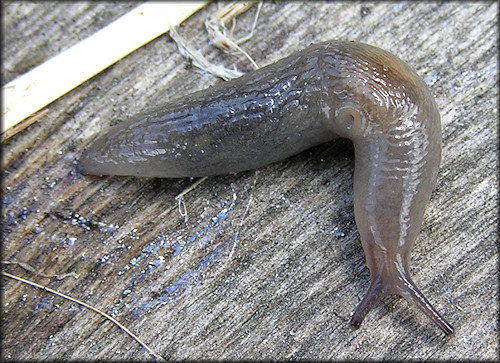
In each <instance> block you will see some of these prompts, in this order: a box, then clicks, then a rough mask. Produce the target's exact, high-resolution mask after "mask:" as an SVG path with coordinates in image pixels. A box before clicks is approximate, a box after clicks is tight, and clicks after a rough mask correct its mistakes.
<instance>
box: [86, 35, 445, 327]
mask: <svg viewBox="0 0 500 363" xmlns="http://www.w3.org/2000/svg"><path fill="white" fill-rule="evenodd" d="M338 137H341V138H348V139H350V140H351V141H352V142H353V144H354V150H355V170H354V214H355V219H356V225H357V227H358V230H359V234H360V237H361V242H362V245H363V250H364V252H365V255H366V263H367V265H368V267H369V269H370V275H371V284H370V287H369V289H368V292H367V294H366V295H365V297H364V299H363V300H362V301H361V303H360V304H359V305H358V307H357V308H356V310H355V311H354V313H353V315H352V318H351V322H350V324H351V326H352V327H353V328H358V327H359V326H360V324H361V322H362V321H363V319H364V317H365V316H366V314H367V313H368V312H369V311H370V309H371V308H372V307H373V306H374V305H375V303H377V302H378V301H380V300H381V299H382V298H383V297H385V296H387V295H392V294H396V295H400V296H402V297H404V298H405V299H406V300H408V301H409V302H412V303H413V304H415V305H416V306H417V307H418V308H419V309H420V310H421V311H422V312H423V313H424V314H425V315H426V316H427V317H429V318H430V319H431V320H432V321H433V322H434V323H435V324H436V325H437V326H438V327H439V328H440V329H441V330H442V331H443V332H444V333H445V334H446V335H450V334H452V333H453V327H452V326H451V325H450V324H449V323H447V322H446V321H445V320H444V319H443V318H442V317H441V316H440V314H439V313H438V312H437V311H436V310H435V309H434V308H433V307H432V305H431V304H430V303H429V302H428V300H427V299H426V298H425V296H424V295H423V294H422V293H421V292H420V290H419V289H418V287H417V286H416V285H415V283H414V282H413V281H412V279H411V277H410V273H409V260H410V251H411V248H412V247H413V244H414V242H415V240H416V238H417V237H418V234H419V232H420V227H421V225H422V221H423V216H424V211H425V207H426V205H427V203H428V201H429V197H430V194H431V191H432V189H433V187H434V184H435V180H436V176H437V172H438V168H439V163H440V160H441V123H440V116H439V112H438V109H437V106H436V103H435V101H434V98H433V97H432V95H431V93H430V91H429V90H428V88H427V86H426V85H425V83H424V82H423V81H422V79H421V78H420V77H419V76H418V75H417V74H416V73H415V72H414V71H413V70H412V69H411V68H410V67H409V66H408V65H406V64H405V63H404V62H402V61H401V60H399V59H398V58H397V57H395V56H393V55H392V54H390V53H388V52H386V51H384V50H382V49H379V48H376V47H373V46H370V45H367V44H362V43H355V42H344V41H330V42H324V43H320V44H316V45H312V46H310V47H308V48H306V49H304V50H302V51H299V52H297V53H295V54H292V55H291V56H289V57H287V58H284V59H282V60H280V61H278V62H276V63H274V64H271V65H269V66H266V67H263V68H261V69H259V70H257V71H253V72H251V73H248V74H246V75H244V76H242V77H240V78H238V79H235V80H232V81H229V82H225V83H221V84H219V85H216V86H214V87H211V88H209V89H207V90H204V91H199V92H195V93H193V94H191V95H188V96H185V97H182V98H179V99H176V100H173V101H170V102H167V103H165V104H164V105H163V106H161V107H159V108H156V109H153V110H151V111H147V112H145V113H143V114H140V115H138V116H136V117H134V118H132V119H130V120H128V121H125V122H123V123H121V124H119V125H117V126H115V127H114V128H112V129H111V130H110V131H109V133H108V134H106V135H104V136H103V137H101V138H99V139H98V140H97V141H96V142H95V143H94V144H93V145H92V146H91V147H90V148H89V149H87V150H86V151H85V152H84V153H83V156H82V158H81V160H80V163H79V169H80V171H81V172H82V173H84V174H97V175H135V176H146V177H166V178H178V177H193V176H195V177H196V176H209V175H217V174H225V173H232V172H238V171H243V170H248V169H255V168H259V167H261V166H263V165H266V164H269V163H272V162H275V161H279V160H282V159H285V158H287V157H289V156H291V155H294V154H296V153H298V152H300V151H303V150H305V149H307V148H310V147H312V146H315V145H318V144H321V143H323V142H326V141H329V140H332V139H335V138H338Z"/></svg>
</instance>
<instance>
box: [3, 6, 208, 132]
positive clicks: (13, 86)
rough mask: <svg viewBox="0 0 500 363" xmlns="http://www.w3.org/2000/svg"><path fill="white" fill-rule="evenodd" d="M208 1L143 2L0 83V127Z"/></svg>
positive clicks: (110, 63) (92, 74)
mask: <svg viewBox="0 0 500 363" xmlns="http://www.w3.org/2000/svg"><path fill="white" fill-rule="evenodd" d="M206 4H207V2H206V1H205V2H203V1H201V2H168V3H161V2H147V3H145V4H142V5H140V6H138V7H137V8H135V9H134V10H132V11H130V12H129V13H127V14H125V15H123V16H122V17H120V18H119V19H118V20H116V21H115V22H113V23H111V24H110V25H108V26H107V27H105V28H103V29H101V30H100V31H98V32H97V33H95V34H93V35H92V36H90V37H88V38H86V39H84V40H82V41H81V42H79V43H77V44H76V45H74V46H73V47H71V48H69V49H67V50H65V51H64V52H62V53H60V54H58V55H57V56H55V57H54V58H51V59H50V60H48V61H46V62H45V63H43V64H41V65H39V66H38V67H36V68H34V69H32V70H31V71H29V72H28V73H26V74H23V75H22V76H21V77H19V78H16V79H15V80H13V81H11V82H9V83H8V84H6V85H5V86H3V87H2V95H3V109H2V116H3V122H2V133H3V132H5V131H6V130H8V129H9V128H11V127H13V126H15V125H16V124H17V123H18V122H20V121H22V120H24V119H25V118H26V117H28V116H30V115H31V114H33V113H34V112H36V111H38V110H40V109H41V108H42V107H45V106H46V105H48V104H49V103H51V102H52V101H54V100H55V99H57V98H59V97H61V96H62V95H64V94H66V93H67V92H69V91H71V90H72V89H73V88H75V87H77V86H79V85H80V84H82V83H83V82H85V81H86V80H88V79H89V78H91V77H93V76H95V75H96V74H98V73H99V72H101V71H102V70H103V69H105V68H107V67H109V66H110V65H112V64H114V63H115V62H116V61H118V60H119V59H121V58H123V57H124V56H126V55H128V54H130V53H131V52H133V51H134V50H136V49H137V48H139V47H141V46H143V45H144V44H146V43H147V42H149V41H151V40H152V39H154V38H156V37H158V36H159V35H161V34H164V33H165V32H167V31H168V30H169V29H170V26H175V25H179V24H180V23H181V22H183V21H184V20H185V19H186V18H187V17H189V16H191V15H192V14H193V13H194V12H196V11H198V10H199V9H201V8H202V7H204V6H205V5H206Z"/></svg>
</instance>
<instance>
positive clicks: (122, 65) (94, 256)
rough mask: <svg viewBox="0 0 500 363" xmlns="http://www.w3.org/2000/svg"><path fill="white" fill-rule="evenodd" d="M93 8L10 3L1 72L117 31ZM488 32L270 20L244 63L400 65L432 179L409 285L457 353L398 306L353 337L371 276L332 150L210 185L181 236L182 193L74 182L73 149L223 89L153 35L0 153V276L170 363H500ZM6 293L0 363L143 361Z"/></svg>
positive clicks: (200, 37) (343, 150)
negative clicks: (240, 362) (360, 49)
mask: <svg viewBox="0 0 500 363" xmlns="http://www.w3.org/2000/svg"><path fill="white" fill-rule="evenodd" d="M106 4H108V3H103V4H86V3H75V4H74V3H65V2H62V3H55V5H54V4H51V6H48V5H46V4H45V2H41V3H26V2H11V3H6V4H5V5H4V15H3V16H4V18H3V19H2V20H3V21H2V27H3V30H6V31H4V36H5V39H4V55H3V57H5V60H4V64H5V69H4V70H3V72H7V70H13V69H14V67H13V65H15V64H16V63H19V62H20V61H21V60H22V59H28V58H29V55H30V53H34V52H36V50H37V49H39V48H40V49H44V52H45V53H46V54H57V53H58V51H57V50H58V49H62V48H64V46H63V44H64V42H65V41H67V42H68V44H76V42H77V41H78V37H77V36H75V33H77V32H79V31H82V32H83V33H85V34H86V35H87V36H88V35H90V34H92V33H93V32H94V31H90V29H91V28H92V27H93V26H94V24H95V23H96V22H97V23H100V24H101V25H102V26H104V25H106V24H102V23H103V21H102V20H103V19H102V15H99V14H102V12H104V13H105V14H106V17H109V18H113V19H116V18H118V17H119V16H121V15H123V14H124V13H126V12H127V11H129V10H130V8H126V9H125V5H123V4H122V3H117V4H116V8H115V6H107V5H106ZM126 5H127V6H130V4H126ZM132 5H133V7H135V6H137V4H132ZM61 9H64V11H62V10H61ZM216 10H217V5H216V4H210V5H209V6H208V7H207V8H205V9H203V10H202V11H200V12H199V13H197V14H195V15H194V16H193V17H192V18H190V19H189V20H188V21H187V22H186V23H185V26H184V27H182V28H181V29H180V34H181V35H182V36H184V37H185V38H186V39H188V40H189V41H190V42H191V43H192V44H193V45H194V46H195V47H197V48H198V49H199V50H200V51H201V52H202V53H203V54H204V55H205V56H206V57H207V58H208V59H211V60H212V61H214V62H217V63H220V64H224V65H226V66H231V65H232V64H233V63H235V64H236V66H237V67H238V68H239V69H240V70H242V71H248V70H250V69H251V66H250V65H249V64H248V62H247V61H246V60H245V59H243V58H241V59H240V58H234V57H232V56H230V55H226V54H223V53H221V52H220V51H218V50H215V49H213V48H212V47H211V46H210V45H208V42H207V37H206V33H205V32H204V25H203V22H204V20H205V19H206V18H207V17H208V16H209V15H210V14H213V13H214V12H215V11H216ZM254 10H255V9H254ZM497 16H498V5H497V4H496V3H493V2H491V3H488V2H472V3H463V2H457V3H450V2H443V3H419V2H401V3H393V2H361V3H356V2H349V3H341V2H306V3H301V2H290V3H287V2H278V3H274V2H266V3H265V4H264V6H263V7H262V12H261V18H260V20H259V22H258V25H257V29H256V34H255V35H254V37H253V38H252V39H251V40H250V41H249V42H248V43H246V44H243V48H244V49H245V50H246V51H247V52H249V54H250V55H252V56H253V57H254V59H255V60H256V62H257V63H258V64H259V65H265V64H268V63H270V62H273V61H274V60H277V59H279V58H282V57H283V56H286V55H288V54H290V53H292V52H294V51H296V50H298V49H301V48H303V47H305V46H306V45H308V44H309V43H311V42H318V41H322V40H327V39H336V38H340V39H351V40H357V41H363V42H367V43H371V44H374V45H377V46H379V47H382V48H384V49H387V50H390V51H391V52H393V53H395V54H397V55H398V56H399V57H400V58H402V59H403V60H405V61H406V62H408V63H409V64H411V65H412V66H413V67H414V68H415V69H416V70H417V72H418V73H419V74H421V75H422V77H423V78H424V79H425V80H426V81H427V83H428V84H429V85H430V87H431V90H432V92H433V94H434V95H435V96H436V100H437V103H438V106H439V108H440V110H441V116H442V131H443V161H442V165H441V171H440V176H439V179H438V183H437V187H436V190H435V192H434V193H433V196H432V199H431V203H430V205H429V207H428V210H427V212H426V215H425V222H424V226H423V229H422V233H421V236H420V238H419V240H418V241H417V244H416V246H415V248H414V250H413V253H412V274H413V276H414V278H415V280H416V282H417V283H418V284H419V285H420V286H421V288H422V290H423V291H424V293H425V294H426V295H427V297H428V298H429V299H430V300H431V302H432V303H433V304H434V305H435V306H436V308H437V309H438V310H439V311H441V312H442V313H443V315H444V316H445V317H446V318H447V319H449V320H450V322H451V323H453V324H454V326H455V330H456V333H455V336H454V337H451V338H449V339H443V338H442V336H441V335H440V332H439V331H438V330H437V329H436V328H435V327H434V326H433V325H432V323H430V322H429V321H428V320H427V319H426V318H425V317H422V316H421V315H420V314H419V313H418V311H417V310H416V309H414V308H413V307H411V306H409V305H408V304H407V303H406V302H404V301H403V300H402V299H396V298H394V299H392V298H388V299H386V300H385V301H384V303H383V304H379V305H377V307H376V308H375V309H374V310H373V311H372V312H371V313H370V315H369V316H368V317H367V319H366V321H365V322H364V323H363V325H362V327H361V329H360V330H358V331H351V330H350V329H349V327H348V324H347V321H348V318H349V314H350V313H351V312H352V310H353V308H354V307H355V305H356V304H357V302H358V300H359V299H360V298H361V297H362V296H363V295H364V293H365V292H366V289H367V287H368V282H369V275H368V270H367V269H366V267H365V264H364V256H363V252H362V249H361V245H360V243H359V236H358V233H357V231H356V228H355V224H354V216H353V210H352V172H353V159H352V148H351V147H350V145H349V143H347V142H341V143H336V144H335V143H330V144H325V145H322V146H320V147H317V148H314V149H312V150H309V151H307V152H304V153H302V154H300V155H297V156H296V157H293V158H290V159H289V160H286V161H283V162H281V163H277V164H273V165H270V166H268V167H265V168H262V169H260V170H259V171H251V172H246V173H241V174H238V175H227V176H220V177H213V178H209V179H207V180H206V181H205V182H204V183H202V184H201V185H199V186H198V187H197V188H196V189H195V190H194V191H192V192H191V193H189V194H188V195H187V196H186V197H185V203H186V208H187V210H188V212H189V216H190V218H189V221H188V222H187V223H185V222H184V217H183V216H182V215H180V213H179V211H178V206H177V203H176V201H175V196H176V195H177V194H179V193H180V192H181V191H182V190H183V189H184V188H186V187H187V186H189V185H191V184H192V181H191V180H189V179H180V180H161V179H141V178H119V177H108V178H98V177H83V176H81V175H78V174H76V171H75V169H74V167H75V161H76V160H77V159H78V158H79V156H80V154H81V152H82V150H83V149H85V147H87V145H89V144H90V143H91V142H92V141H93V140H94V139H95V137H97V135H98V134H99V133H100V132H104V131H106V130H107V129H108V128H109V127H110V125H111V124H114V123H116V122H119V121H120V120H124V119H126V118H128V117H130V116H131V115H132V114H134V113H135V112H137V111H139V110H141V109H143V108H145V107H148V106H152V105H155V104H157V103H159V102H162V101H164V100H166V99H172V98H174V97H179V96H182V95H183V94H187V93H189V92H193V91H195V90H199V89H203V88H205V87H207V86H208V85H210V84H213V83H216V82H220V80H216V79H213V78H211V77H210V76H208V75H205V74H200V73H199V72H196V71H195V70H194V69H193V68H189V63H188V62H186V61H185V60H184V59H182V57H181V56H180V55H179V54H178V52H177V47H176V45H175V44H174V43H173V42H172V41H171V40H170V38H169V37H168V36H163V37H159V38H158V39H156V40H155V41H153V42H150V43H149V44H147V45H145V46H144V47H142V48H140V49H138V50H137V51H136V52H134V53H132V54H130V55H129V56H127V57H126V58H124V59H122V60H120V61H119V62H117V63H116V64H115V65H113V66H112V67H110V68H108V69H106V70H105V71H104V72H102V73H101V74H99V75H97V76H96V77H94V78H92V79H91V80H90V81H88V82H85V83H84V84H82V85H81V86H80V87H78V88H76V89H74V90H73V91H71V92H69V93H68V94H66V95H65V96H63V97H61V98H60V99H58V100H57V101H55V102H54V103H53V104H51V106H50V108H49V112H48V113H47V114H46V115H45V116H43V117H42V119H41V120H40V121H39V122H37V123H36V124H34V125H31V126H30V127H29V128H27V129H25V130H23V131H21V132H20V133H18V134H17V135H15V136H13V137H12V138H11V139H9V140H7V141H6V142H5V143H3V175H2V176H3V185H2V186H3V195H2V203H3V204H2V207H3V208H2V217H3V218H2V230H3V237H4V240H3V259H4V260H14V259H15V260H18V261H22V262H25V263H28V264H29V265H31V266H33V267H34V269H35V270H36V271H40V272H43V273H45V274H47V275H50V274H58V275H61V274H65V273H69V272H76V273H77V274H78V276H79V278H78V279H75V278H73V277H67V278H65V279H62V280H57V279H55V278H52V279H49V278H43V277H40V276H37V275H36V274H33V273H30V272H28V271H25V270H24V269H22V268H20V267H18V266H15V265H8V266H3V268H4V269H6V270H8V271H9V272H10V273H15V274H18V275H22V276H23V277H27V278H31V279H33V280H36V281H37V282H39V283H41V284H46V285H48V286H50V287H51V288H52V289H56V290H59V291H61V292H63V293H65V294H68V295H70V296H72V297H75V298H79V299H81V300H84V301H86V302H87V303H89V304H92V305H93V306H96V307H97V308H99V309H101V310H103V311H105V312H107V313H108V314H110V315H112V316H113V317H115V318H116V319H117V320H119V321H121V322H122V323H124V324H125V325H126V326H127V327H128V328H129V329H130V330H131V331H132V332H134V333H135V334H137V335H138V336H139V337H140V338H141V339H142V340H144V341H145V342H146V343H148V344H149V345H150V346H151V347H152V348H153V349H155V351H157V352H158V353H160V354H161V355H162V356H163V357H165V358H169V359H172V360H174V359H185V358H191V359H324V360H326V359H331V360H347V359H349V360H350V359H360V360H361V359H374V360H375V359H377V360H385V359H394V360H396V359H398V360H401V359H436V360H445V359H471V360H494V359H496V357H498V353H499V351H498V339H497V338H498V335H497V332H498V321H497V316H498V305H497V304H496V301H497V296H498V275H497V274H498V271H497V266H498V263H497V262H498V248H497V246H498V244H497V243H498V237H497V231H498V218H497V205H498V180H497V176H498V174H497V166H498V156H497V140H498V133H497V124H498V114H497V102H496V101H497V99H498V87H497V83H498V78H497V71H498V69H497V57H498V48H497V41H498V35H497ZM69 19H71V21H69ZM252 22H253V12H252V11H249V12H248V13H245V14H243V15H241V16H240V17H239V18H238V20H237V22H236V31H237V32H240V31H241V32H244V30H245V29H249V28H250V27H251V24H252ZM104 23H105V22H104ZM58 24H65V26H64V27H58ZM25 34H26V35H29V37H26V39H25V38H23V37H22V35H25ZM44 34H45V35H44ZM239 34H241V33H239ZM49 36H50V39H52V41H51V42H48V41H47V38H48V37H49ZM52 44H55V45H54V47H55V49H52V48H51V47H52ZM11 66H12V67H11ZM5 74H6V75H7V76H10V74H9V73H5ZM6 78H7V79H8V77H6ZM235 196H236V199H235V198H234V197H235ZM2 288H3V300H2V303H3V312H2V327H3V333H4V335H3V340H2V343H1V344H2V353H1V354H2V359H4V360H7V359H9V358H10V359H18V360H21V359H152V356H151V355H149V354H148V353H147V352H146V351H145V350H144V349H143V348H141V347H140V346H138V345H137V343H136V342H134V341H132V340H131V339H130V338H129V337H128V336H127V335H126V334H124V333H123V332H122V331H121V330H119V329H116V327H114V326H113V325H112V324H110V323H109V322H107V321H105V320H103V319H102V318H101V317H99V316H96V315H95V314H93V313H91V312H89V311H86V310H83V309H80V308H79V307H78V306H76V305H74V304H72V303H70V302H67V301H64V300H62V299H61V298H58V297H54V296H52V295H49V294H47V293H46V292H44V291H42V290H35V289H33V288H32V287H29V286H24V285H21V284H20V283H18V282H15V281H13V280H10V279H9V280H6V279H2Z"/></svg>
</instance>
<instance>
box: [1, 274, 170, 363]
mask: <svg viewBox="0 0 500 363" xmlns="http://www.w3.org/2000/svg"><path fill="white" fill-rule="evenodd" d="M1 272H2V275H4V276H7V277H10V278H11V279H14V280H17V281H20V282H22V283H25V284H27V285H30V286H33V287H37V288H39V289H42V290H45V291H47V292H50V293H52V294H54V295H57V296H59V297H62V298H63V299H66V300H69V301H72V302H74V303H76V304H78V305H81V306H83V307H86V308H87V309H90V310H92V311H94V312H96V313H97V314H99V315H101V316H102V317H104V318H106V319H108V320H110V321H111V322H112V323H114V324H115V325H117V326H118V327H119V328H120V329H122V330H123V331H124V332H125V333H127V334H128V335H130V337H132V339H134V340H135V341H136V342H137V343H139V344H140V345H142V346H143V347H144V348H145V349H146V350H147V351H148V352H149V353H151V354H152V355H153V356H154V357H155V358H157V359H159V360H161V361H166V360H165V358H163V357H162V356H161V355H159V354H158V353H156V352H155V351H154V350H153V349H151V348H150V347H149V346H148V345H147V344H146V343H144V342H143V341H142V340H141V339H140V338H139V337H138V336H137V335H135V334H134V333H132V332H131V331H130V330H129V329H127V327H125V326H124V325H123V324H121V323H120V322H119V321H118V320H116V319H115V318H113V317H112V316H110V315H108V314H106V313H105V312H103V311H101V310H99V309H97V308H95V307H93V306H92V305H89V304H87V303H85V302H83V301H80V300H77V299H75V298H72V297H71V296H68V295H65V294H63V293H61V292H58V291H56V290H53V289H51V288H50V287H47V286H43V285H40V284H37V283H36V282H33V281H30V280H26V279H23V278H21V277H18V276H15V275H11V274H10V273H8V272H5V271H1Z"/></svg>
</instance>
